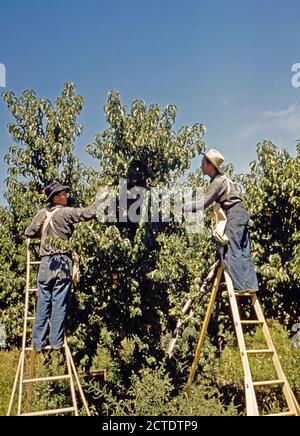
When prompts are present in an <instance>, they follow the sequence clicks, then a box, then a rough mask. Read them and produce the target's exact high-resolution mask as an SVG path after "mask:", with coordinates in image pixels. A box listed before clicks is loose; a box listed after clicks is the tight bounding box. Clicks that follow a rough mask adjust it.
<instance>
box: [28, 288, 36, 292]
mask: <svg viewBox="0 0 300 436" xmlns="http://www.w3.org/2000/svg"><path fill="white" fill-rule="evenodd" d="M28 291H29V292H37V291H38V288H29V289H28Z"/></svg>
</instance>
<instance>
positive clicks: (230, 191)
mask: <svg viewBox="0 0 300 436" xmlns="http://www.w3.org/2000/svg"><path fill="white" fill-rule="evenodd" d="M223 162H224V157H223V156H222V154H221V153H219V152H218V151H217V150H213V149H212V150H209V151H207V152H206V153H204V156H203V159H202V164H201V170H202V172H203V174H204V175H205V176H209V177H210V185H209V187H208V190H207V192H206V193H205V195H204V196H203V198H202V199H200V200H199V201H196V202H192V203H190V204H189V205H188V207H187V208H186V209H185V210H186V211H187V212H188V211H192V212H196V211H202V210H204V209H206V208H207V207H208V206H210V205H211V204H212V203H214V202H216V203H219V205H220V206H221V208H222V209H223V210H224V211H225V214H226V218H227V223H226V228H225V234H226V236H227V237H228V240H229V242H228V244H227V245H226V246H225V247H224V251H223V260H224V263H225V266H226V268H227V270H228V272H229V275H230V277H231V279H232V282H233V286H234V289H235V290H236V291H238V292H245V291H247V292H249V291H250V292H256V291H258V282H257V277H256V273H255V270H254V265H253V261H252V258H251V253H250V242H249V238H248V222H249V214H248V212H247V211H246V209H245V208H244V206H243V204H242V198H241V197H240V195H239V193H238V191H237V190H236V188H235V186H234V184H233V182H232V180H230V179H229V178H228V177H227V176H225V175H224V174H223V173H222V171H221V170H220V166H221V165H222V163H223Z"/></svg>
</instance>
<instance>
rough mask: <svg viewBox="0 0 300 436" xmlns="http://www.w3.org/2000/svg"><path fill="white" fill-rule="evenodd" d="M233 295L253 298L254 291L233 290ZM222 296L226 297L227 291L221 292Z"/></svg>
mask: <svg viewBox="0 0 300 436" xmlns="http://www.w3.org/2000/svg"><path fill="white" fill-rule="evenodd" d="M234 295H235V296H236V297H248V298H249V297H251V298H253V297H255V296H256V292H234ZM222 297H224V298H228V297H229V293H228V291H224V292H222Z"/></svg>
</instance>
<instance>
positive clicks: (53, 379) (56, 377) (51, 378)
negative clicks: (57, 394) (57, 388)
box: [23, 375, 70, 383]
mask: <svg viewBox="0 0 300 436" xmlns="http://www.w3.org/2000/svg"><path fill="white" fill-rule="evenodd" d="M68 378H70V376H69V375H58V376H54V377H40V378H28V379H25V380H23V383H38V382H47V381H55V380H66V379H68Z"/></svg>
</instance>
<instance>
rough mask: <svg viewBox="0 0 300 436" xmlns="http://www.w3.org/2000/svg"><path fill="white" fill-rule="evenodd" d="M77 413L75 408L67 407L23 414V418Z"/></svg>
mask: <svg viewBox="0 0 300 436" xmlns="http://www.w3.org/2000/svg"><path fill="white" fill-rule="evenodd" d="M69 412H75V407H65V408H64V409H53V410H43V411H41V412H30V413H22V414H21V416H44V415H55V414H56V413H69Z"/></svg>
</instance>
